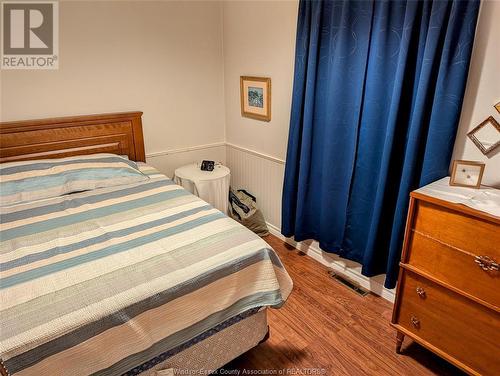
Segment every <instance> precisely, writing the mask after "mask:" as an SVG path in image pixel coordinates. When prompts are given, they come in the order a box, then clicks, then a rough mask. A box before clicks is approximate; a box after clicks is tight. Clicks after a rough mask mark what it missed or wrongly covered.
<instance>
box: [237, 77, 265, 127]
mask: <svg viewBox="0 0 500 376" xmlns="http://www.w3.org/2000/svg"><path fill="white" fill-rule="evenodd" d="M240 102H241V116H243V117H247V118H251V119H255V120H261V121H271V78H269V77H254V76H240Z"/></svg>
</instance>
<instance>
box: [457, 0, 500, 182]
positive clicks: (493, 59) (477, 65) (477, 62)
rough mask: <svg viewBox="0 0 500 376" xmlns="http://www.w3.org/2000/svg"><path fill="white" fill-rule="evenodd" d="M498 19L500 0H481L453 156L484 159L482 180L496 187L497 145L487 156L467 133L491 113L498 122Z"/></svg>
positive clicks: (499, 164) (499, 170) (499, 163)
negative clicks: (496, 107)
mask: <svg viewBox="0 0 500 376" xmlns="http://www.w3.org/2000/svg"><path fill="white" fill-rule="evenodd" d="M499 20H500V1H491V0H490V1H483V2H482V4H481V9H480V13H479V21H478V26H477V29H476V37H475V41H474V50H473V52H472V60H471V66H470V71H469V78H468V81H467V89H466V92H465V98H464V104H463V107H462V116H461V118H460V125H459V129H458V133H457V139H456V142H455V150H454V152H453V158H452V159H466V160H474V161H482V162H485V163H486V167H485V171H484V176H483V184H486V185H491V186H496V187H498V188H500V148H499V149H497V150H496V152H493V153H492V154H490V155H489V156H488V157H487V156H485V155H483V154H482V153H481V151H480V150H479V149H478V148H477V147H476V146H475V145H474V143H473V142H472V141H471V140H470V139H469V138H468V137H467V133H468V132H469V131H470V130H472V129H473V128H474V127H476V126H477V125H478V124H480V123H481V122H482V121H483V120H485V119H486V118H487V117H488V116H490V115H493V117H495V119H496V120H497V121H498V122H500V114H499V113H498V112H497V111H496V110H495V108H494V107H493V105H494V104H495V103H498V102H500V68H499V65H500V47H499V44H498V36H499V35H500V22H499Z"/></svg>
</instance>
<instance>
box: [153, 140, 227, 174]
mask: <svg viewBox="0 0 500 376" xmlns="http://www.w3.org/2000/svg"><path fill="white" fill-rule="evenodd" d="M203 159H208V160H212V161H216V162H221V163H222V164H226V146H225V143H224V142H220V143H216V144H207V145H198V146H192V147H189V148H184V149H173V150H166V151H161V152H156V153H148V154H146V161H147V163H148V164H150V165H151V166H153V167H154V168H156V169H157V170H158V171H160V172H161V173H163V174H165V175H167V176H168V177H170V178H171V177H173V176H174V171H175V169H176V168H177V167H180V166H184V165H187V164H190V163H195V162H201V161H202V160H203Z"/></svg>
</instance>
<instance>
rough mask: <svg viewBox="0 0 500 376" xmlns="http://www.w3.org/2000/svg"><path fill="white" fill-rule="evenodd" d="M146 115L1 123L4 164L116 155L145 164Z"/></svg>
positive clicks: (90, 116) (124, 113)
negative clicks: (143, 125)
mask: <svg viewBox="0 0 500 376" xmlns="http://www.w3.org/2000/svg"><path fill="white" fill-rule="evenodd" d="M141 116H142V112H121V113H111V114H99V115H82V116H70V117H59V118H51V119H40V120H23V121H13V122H3V123H0V162H14V161H22V160H29V159H45V158H62V157H70V156H73V155H82V154H94V153H113V154H119V155H128V157H129V159H131V160H133V161H137V162H145V161H146V155H145V151H144V137H143V134H142V120H141Z"/></svg>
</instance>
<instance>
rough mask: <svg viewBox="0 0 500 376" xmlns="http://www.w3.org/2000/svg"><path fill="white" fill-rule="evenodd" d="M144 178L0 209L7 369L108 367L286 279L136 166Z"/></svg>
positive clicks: (220, 219)
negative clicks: (144, 179)
mask: <svg viewBox="0 0 500 376" xmlns="http://www.w3.org/2000/svg"><path fill="white" fill-rule="evenodd" d="M140 168H141V170H142V171H143V172H144V173H145V174H147V175H149V179H148V180H147V181H145V182H141V183H135V184H129V185H120V186H116V187H112V188H102V189H96V190H93V191H88V192H82V193H76V194H71V195H66V196H62V197H57V198H53V199H45V200H38V201H33V202H29V203H24V204H18V205H13V206H10V207H3V208H2V209H1V233H0V239H1V242H0V273H1V274H0V319H1V322H2V324H1V331H0V356H1V358H2V360H3V362H4V364H5V366H6V368H7V369H8V370H9V372H10V373H11V374H15V375H41V374H47V375H67V374H71V375H75V376H77V375H89V374H94V375H118V374H122V373H126V372H129V371H130V370H132V369H134V367H137V366H138V365H141V364H144V363H145V362H147V361H148V360H151V359H154V358H155V357H158V356H160V355H161V354H164V353H166V352H168V351H169V350H171V349H174V348H176V347H177V346H179V345H181V344H183V343H186V342H187V341H189V340H191V339H193V338H196V337H197V336H199V335H200V334H202V333H204V332H206V331H207V330H209V329H211V328H214V327H216V326H217V325H219V324H221V323H223V322H225V321H226V320H228V319H230V318H232V317H235V316H238V315H240V314H242V313H244V312H247V311H249V310H251V309H253V308H256V307H267V306H269V307H276V308H278V307H280V306H281V305H282V304H283V303H284V302H285V300H286V298H287V296H288V295H289V293H290V291H291V288H292V283H291V280H290V278H289V276H288V274H287V272H286V270H285V269H284V268H283V266H282V264H281V262H280V260H279V258H278V257H277V256H276V254H275V253H274V251H273V250H272V248H271V247H270V246H269V245H267V243H265V242H264V241H263V240H262V239H260V238H259V237H257V236H256V235H254V234H253V233H252V232H250V231H249V230H247V229H246V228H244V227H242V226H241V225H240V224H238V223H237V222H235V221H233V220H232V219H230V218H228V217H226V216H225V215H224V214H222V213H221V212H220V211H218V210H216V209H214V208H212V207H211V206H210V205H208V204H207V203H206V202H204V201H202V200H200V199H199V198H197V197H195V196H193V195H191V194H190V193H189V192H187V191H186V190H184V189H183V188H182V187H180V186H178V185H175V184H174V183H173V182H172V181H171V180H170V179H168V178H166V177H165V176H164V175H161V174H159V173H158V172H157V171H156V170H154V169H152V168H150V167H149V166H147V165H140Z"/></svg>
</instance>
